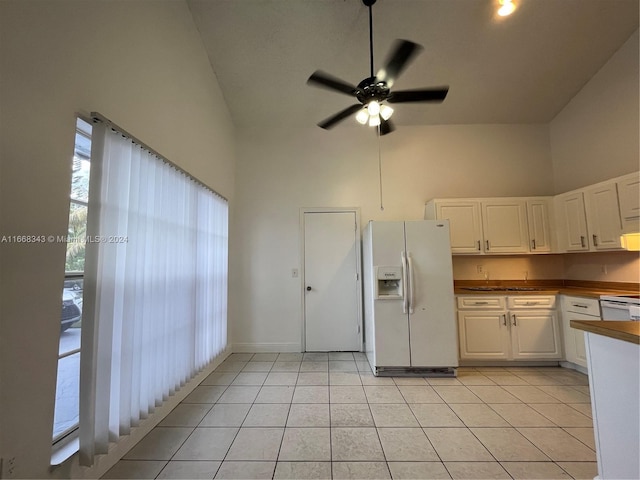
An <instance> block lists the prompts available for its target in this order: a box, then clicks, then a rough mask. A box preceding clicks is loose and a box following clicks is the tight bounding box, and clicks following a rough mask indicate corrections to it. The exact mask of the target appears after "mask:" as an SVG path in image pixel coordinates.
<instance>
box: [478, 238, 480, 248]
mask: <svg viewBox="0 0 640 480" xmlns="http://www.w3.org/2000/svg"><path fill="white" fill-rule="evenodd" d="M478 251H480V240H478Z"/></svg>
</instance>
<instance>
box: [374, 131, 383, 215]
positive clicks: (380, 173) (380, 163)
mask: <svg viewBox="0 0 640 480" xmlns="http://www.w3.org/2000/svg"><path fill="white" fill-rule="evenodd" d="M376 134H377V136H378V177H379V179H380V211H381V212H384V205H383V204H382V155H381V153H380V125H378V127H377V128H376Z"/></svg>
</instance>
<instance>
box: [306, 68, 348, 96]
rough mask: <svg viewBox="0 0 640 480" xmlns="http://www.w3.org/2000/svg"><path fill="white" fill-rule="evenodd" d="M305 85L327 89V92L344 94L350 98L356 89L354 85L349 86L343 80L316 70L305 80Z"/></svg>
mask: <svg viewBox="0 0 640 480" xmlns="http://www.w3.org/2000/svg"><path fill="white" fill-rule="evenodd" d="M307 84H311V85H315V86H317V87H323V88H328V89H329V90H333V91H336V92H340V93H346V94H347V95H351V96H353V95H355V94H356V87H355V86H354V85H351V84H349V83H347V82H345V81H344V80H340V79H339V78H336V77H334V76H332V75H329V74H328V73H325V72H323V71H321V70H316V71H315V72H313V73H312V74H311V76H310V77H309V79H308V80H307Z"/></svg>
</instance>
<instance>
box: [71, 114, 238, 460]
mask: <svg viewBox="0 0 640 480" xmlns="http://www.w3.org/2000/svg"><path fill="white" fill-rule="evenodd" d="M91 162H92V166H91V176H90V189H89V191H90V198H89V211H88V218H87V246H86V260H85V286H84V312H83V326H82V348H83V350H82V352H83V353H82V359H81V381H80V389H81V392H80V434H79V435H80V460H81V463H82V464H83V465H91V464H92V463H93V457H94V456H95V455H96V454H102V453H107V451H108V447H109V442H114V441H117V440H118V438H119V437H120V436H121V435H127V434H129V433H130V429H131V427H133V426H136V425H137V424H138V423H139V422H140V420H142V419H144V418H146V417H147V416H148V415H149V414H150V413H151V412H153V410H154V408H156V407H158V406H159V405H161V404H162V402H163V401H164V400H166V399H167V398H168V396H169V395H172V394H173V393H174V392H175V391H176V390H177V389H179V388H180V387H181V386H182V385H184V384H185V382H186V381H188V380H189V379H190V378H192V377H193V376H194V375H195V374H197V373H198V371H200V370H201V369H202V368H203V367H205V366H206V365H207V364H208V363H210V362H211V361H212V360H213V359H215V357H216V356H217V355H218V354H219V353H221V352H222V351H223V350H224V348H225V347H226V342H227V252H228V206H227V202H226V200H225V199H223V198H221V197H219V196H217V195H216V194H214V193H213V192H211V191H210V190H208V189H206V188H204V187H203V186H202V185H200V184H199V183H197V182H195V181H194V180H193V179H191V178H189V177H188V176H186V175H185V174H183V173H182V172H180V171H178V170H177V169H175V168H174V167H172V166H171V165H169V164H167V163H165V162H163V161H161V160H160V159H158V158H157V157H156V156H155V155H154V154H152V153H151V152H149V151H147V150H146V149H144V148H142V147H141V146H139V145H137V144H135V143H133V142H132V140H131V139H130V138H127V137H126V136H124V135H123V134H121V133H119V132H117V131H115V130H114V129H112V128H111V127H110V126H109V125H107V124H105V123H102V122H99V123H97V124H96V125H95V127H94V130H93V143H92V160H91Z"/></svg>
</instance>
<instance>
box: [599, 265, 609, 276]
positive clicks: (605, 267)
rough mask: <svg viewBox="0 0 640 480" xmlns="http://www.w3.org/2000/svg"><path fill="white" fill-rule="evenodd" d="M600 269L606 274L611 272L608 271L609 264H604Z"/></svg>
mask: <svg viewBox="0 0 640 480" xmlns="http://www.w3.org/2000/svg"><path fill="white" fill-rule="evenodd" d="M600 271H601V272H602V273H604V274H605V275H606V274H607V273H609V272H607V266H606V265H602V267H600Z"/></svg>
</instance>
